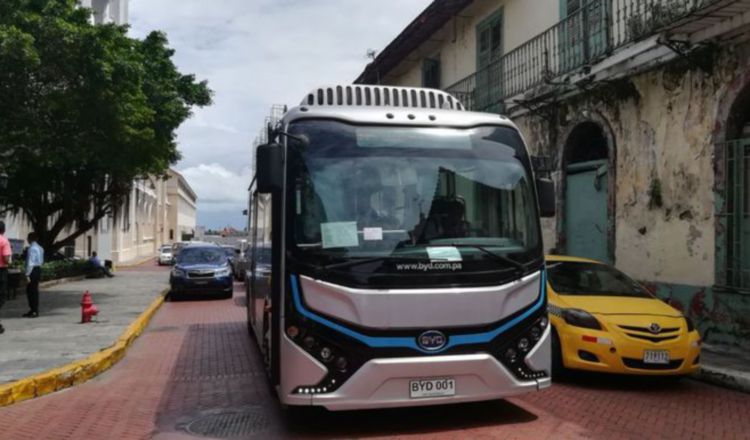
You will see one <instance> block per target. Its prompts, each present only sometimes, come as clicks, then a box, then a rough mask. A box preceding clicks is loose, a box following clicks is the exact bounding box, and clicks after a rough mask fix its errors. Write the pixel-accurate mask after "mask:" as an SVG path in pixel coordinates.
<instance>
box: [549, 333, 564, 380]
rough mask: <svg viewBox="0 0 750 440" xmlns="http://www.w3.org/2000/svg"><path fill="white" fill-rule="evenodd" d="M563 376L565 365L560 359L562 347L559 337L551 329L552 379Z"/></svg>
mask: <svg viewBox="0 0 750 440" xmlns="http://www.w3.org/2000/svg"><path fill="white" fill-rule="evenodd" d="M563 376H565V365H564V364H563V360H562V347H561V346H560V337H559V336H557V332H556V331H555V330H554V329H553V330H552V380H555V379H558V378H561V377H563Z"/></svg>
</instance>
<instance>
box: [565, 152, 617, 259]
mask: <svg viewBox="0 0 750 440" xmlns="http://www.w3.org/2000/svg"><path fill="white" fill-rule="evenodd" d="M566 173H567V177H566V181H565V237H566V248H567V249H566V251H567V253H568V255H574V256H577V257H586V258H593V259H595V260H600V261H605V262H608V263H612V261H610V257H609V249H608V246H607V161H606V160H595V161H590V162H582V163H575V164H571V165H568V167H567V168H566Z"/></svg>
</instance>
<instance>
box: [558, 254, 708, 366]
mask: <svg viewBox="0 0 750 440" xmlns="http://www.w3.org/2000/svg"><path fill="white" fill-rule="evenodd" d="M547 293H548V297H549V315H550V322H551V323H552V326H553V338H552V369H553V371H557V372H558V373H560V372H562V371H563V370H564V369H565V368H569V369H575V370H588V371H598V372H607V373H620V374H642V375H672V376H679V375H688V374H691V373H694V372H696V371H698V369H699V368H700V346H701V338H700V335H699V334H698V332H697V331H696V330H695V327H694V326H693V323H692V322H691V321H690V319H689V318H687V317H685V316H683V315H682V314H681V313H680V312H679V311H677V310H676V309H674V308H672V307H671V306H669V305H667V304H665V303H664V302H662V301H660V300H659V299H657V298H656V297H654V296H653V295H652V294H651V293H649V292H648V291H647V290H646V289H645V288H644V287H643V286H641V285H640V284H638V283H637V282H635V281H633V280H632V279H630V278H629V277H628V276H627V275H625V274H624V273H622V272H620V271H618V270H617V269H615V268H614V267H612V266H609V265H607V264H604V263H601V262H599V261H594V260H588V259H583V258H576V257H565V256H557V255H550V256H548V257H547Z"/></svg>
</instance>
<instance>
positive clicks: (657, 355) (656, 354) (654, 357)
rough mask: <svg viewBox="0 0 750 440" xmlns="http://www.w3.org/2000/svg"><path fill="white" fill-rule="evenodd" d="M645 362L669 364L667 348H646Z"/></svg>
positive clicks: (644, 352)
mask: <svg viewBox="0 0 750 440" xmlns="http://www.w3.org/2000/svg"><path fill="white" fill-rule="evenodd" d="M643 363H644V364H668V363H669V352H668V351H667V350H644V351H643Z"/></svg>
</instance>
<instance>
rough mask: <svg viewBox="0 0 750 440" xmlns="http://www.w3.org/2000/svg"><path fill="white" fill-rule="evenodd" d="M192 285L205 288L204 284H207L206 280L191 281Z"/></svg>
mask: <svg viewBox="0 0 750 440" xmlns="http://www.w3.org/2000/svg"><path fill="white" fill-rule="evenodd" d="M193 284H195V285H196V286H205V285H206V284H208V280H199V281H193Z"/></svg>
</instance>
